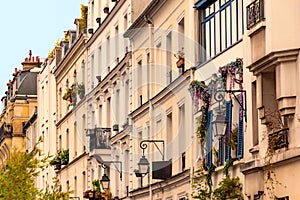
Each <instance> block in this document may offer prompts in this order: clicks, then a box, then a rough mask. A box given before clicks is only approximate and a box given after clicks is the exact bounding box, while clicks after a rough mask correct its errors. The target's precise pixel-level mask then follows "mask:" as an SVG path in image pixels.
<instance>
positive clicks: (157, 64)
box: [154, 42, 162, 92]
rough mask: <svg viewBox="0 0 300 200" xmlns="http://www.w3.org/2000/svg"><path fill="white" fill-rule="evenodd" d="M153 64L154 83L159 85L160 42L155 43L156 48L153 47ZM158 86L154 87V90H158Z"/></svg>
mask: <svg viewBox="0 0 300 200" xmlns="http://www.w3.org/2000/svg"><path fill="white" fill-rule="evenodd" d="M154 64H155V75H154V77H155V80H154V81H155V84H156V85H158V86H160V87H161V85H162V77H161V76H162V75H161V74H162V67H161V42H159V43H157V44H156V48H155V61H154ZM160 87H159V88H157V87H155V89H156V90H155V92H158V91H159V89H160Z"/></svg>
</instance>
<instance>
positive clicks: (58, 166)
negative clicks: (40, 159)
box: [50, 155, 61, 170]
mask: <svg viewBox="0 0 300 200" xmlns="http://www.w3.org/2000/svg"><path fill="white" fill-rule="evenodd" d="M50 165H52V166H54V170H60V169H61V159H60V156H59V155H56V156H54V158H53V159H52V160H51V161H50Z"/></svg>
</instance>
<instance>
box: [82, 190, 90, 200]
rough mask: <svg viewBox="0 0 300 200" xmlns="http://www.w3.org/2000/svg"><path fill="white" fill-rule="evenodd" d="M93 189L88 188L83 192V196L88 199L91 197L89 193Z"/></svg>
mask: <svg viewBox="0 0 300 200" xmlns="http://www.w3.org/2000/svg"><path fill="white" fill-rule="evenodd" d="M90 191H91V190H86V191H84V192H83V198H85V199H88V198H89V193H90Z"/></svg>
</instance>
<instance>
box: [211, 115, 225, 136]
mask: <svg viewBox="0 0 300 200" xmlns="http://www.w3.org/2000/svg"><path fill="white" fill-rule="evenodd" d="M211 124H212V127H213V129H214V132H215V137H216V136H223V135H224V134H225V130H226V125H227V121H226V117H225V113H224V112H222V111H221V110H219V111H217V115H216V118H215V120H213V121H212V122H211Z"/></svg>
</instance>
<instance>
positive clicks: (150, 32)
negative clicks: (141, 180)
mask: <svg viewBox="0 0 300 200" xmlns="http://www.w3.org/2000/svg"><path fill="white" fill-rule="evenodd" d="M144 19H145V21H146V23H147V24H148V38H149V54H150V58H149V63H147V68H148V69H147V71H149V73H147V99H148V102H149V126H150V135H152V133H153V131H154V129H153V127H154V116H153V105H152V102H151V100H150V99H151V97H150V94H151V92H150V91H152V87H153V83H152V79H151V77H154V74H151V72H152V70H151V69H152V67H154V66H153V62H154V59H153V57H154V35H153V27H154V26H153V23H152V21H151V19H149V18H148V16H147V15H145V17H144ZM149 139H150V138H149ZM149 156H150V154H149ZM149 159H150V160H152V158H149ZM148 178H149V180H148V182H149V199H150V200H152V188H151V183H152V182H151V170H150V172H149V174H148Z"/></svg>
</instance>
